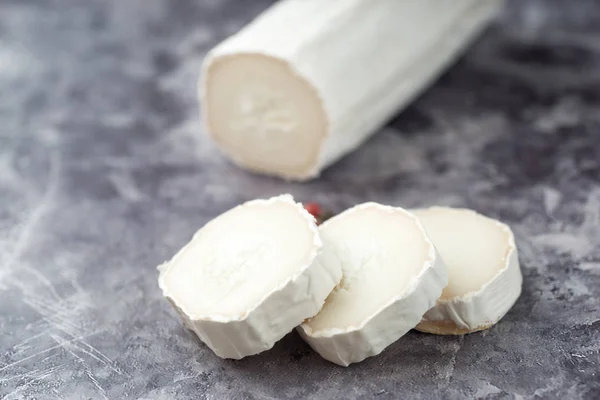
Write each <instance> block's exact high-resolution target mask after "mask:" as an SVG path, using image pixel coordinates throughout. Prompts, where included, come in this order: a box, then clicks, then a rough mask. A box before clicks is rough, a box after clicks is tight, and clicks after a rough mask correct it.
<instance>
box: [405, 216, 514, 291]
mask: <svg viewBox="0 0 600 400" xmlns="http://www.w3.org/2000/svg"><path fill="white" fill-rule="evenodd" d="M413 213H414V214H415V215H416V216H417V217H418V218H419V219H420V220H421V224H422V225H423V227H424V228H425V231H426V232H427V235H428V236H429V238H430V239H431V241H432V242H433V244H434V246H435V247H436V248H437V250H438V252H439V253H440V255H441V257H442V259H443V260H444V262H445V264H446V267H447V268H448V286H447V287H446V288H445V289H444V291H443V293H442V297H441V298H442V299H448V298H452V297H455V296H461V295H464V294H467V293H470V292H474V291H477V290H479V289H481V287H482V286H483V285H484V284H485V283H487V282H489V281H490V280H492V278H494V277H495V276H496V274H497V273H498V272H499V271H500V270H501V269H502V268H504V267H505V263H506V257H507V255H508V235H507V232H506V231H504V230H503V229H502V228H501V225H499V224H498V223H496V221H494V220H492V219H490V218H487V217H484V216H483V215H481V214H476V213H475V212H473V211H470V210H465V209H452V208H446V207H433V208H429V209H424V210H415V211H413Z"/></svg>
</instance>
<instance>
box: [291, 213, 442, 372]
mask: <svg viewBox="0 0 600 400" xmlns="http://www.w3.org/2000/svg"><path fill="white" fill-rule="evenodd" d="M319 232H320V233H321V238H322V239H323V242H324V245H325V247H327V248H329V249H331V251H333V252H334V254H335V255H336V256H337V262H339V263H341V264H342V280H341V282H340V284H339V285H338V286H337V287H336V288H335V289H334V290H333V292H332V293H331V294H330V295H329V297H328V298H327V301H326V302H325V305H324V306H323V309H322V310H321V311H320V312H319V313H318V314H317V315H316V316H315V317H313V318H311V319H309V320H307V321H305V322H304V323H303V324H302V325H301V326H300V327H299V328H298V330H299V332H300V335H301V336H302V337H303V338H304V339H305V340H306V341H307V342H308V343H309V344H310V346H311V347H312V348H313V349H314V350H315V351H317V352H318V353H319V354H320V355H321V356H323V357H324V358H325V359H327V360H329V361H331V362H334V363H336V364H339V365H342V366H348V365H349V364H351V363H354V362H358V361H362V360H364V359H365V358H367V357H370V356H374V355H376V354H379V353H380V352H381V351H383V349H385V348H386V347H387V346H389V345H390V344H391V343H393V342H395V341H396V340H398V339H399V338H400V337H401V336H403V335H404V334H405V333H406V332H408V331H409V330H410V329H412V328H414V327H415V325H417V324H418V323H419V321H420V320H421V318H422V317H423V314H425V312H426V311H427V310H429V309H430V308H431V307H432V306H433V305H434V304H435V301H436V300H437V299H438V298H439V296H440V294H441V293H442V289H443V288H444V287H445V286H446V284H447V282H448V280H447V275H446V268H445V266H444V264H443V263H442V261H441V260H440V258H439V257H438V256H437V254H436V250H435V248H434V246H433V244H432V243H431V242H430V241H429V239H428V238H427V236H426V235H425V231H424V230H423V228H422V227H421V224H420V223H419V221H418V219H417V218H416V217H414V216H413V215H412V214H410V213H408V212H407V211H405V210H403V209H401V208H396V207H390V206H383V205H380V204H376V203H365V204H361V205H358V206H356V207H353V208H351V209H349V210H347V211H345V212H343V213H341V214H339V215H337V216H335V217H333V218H331V219H329V220H328V221H326V222H325V223H324V224H323V225H321V226H320V227H319Z"/></svg>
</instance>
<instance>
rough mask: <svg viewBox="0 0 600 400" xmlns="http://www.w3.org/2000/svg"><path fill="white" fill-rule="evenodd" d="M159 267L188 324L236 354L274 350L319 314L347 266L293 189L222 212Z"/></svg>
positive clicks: (228, 354)
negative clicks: (330, 250) (326, 243)
mask: <svg viewBox="0 0 600 400" xmlns="http://www.w3.org/2000/svg"><path fill="white" fill-rule="evenodd" d="M159 271H160V276H159V280H158V281H159V286H160V288H161V289H162V291H163V294H164V296H165V297H166V298H167V299H168V300H169V302H170V303H171V305H173V307H174V308H175V310H176V311H177V312H178V313H179V315H180V316H181V318H182V320H183V322H184V324H185V326H187V327H188V328H189V329H191V330H192V331H194V332H195V333H196V335H198V337H199V338H200V340H202V341H203V342H204V343H206V345H208V347H210V348H211V349H212V350H213V351H214V352H215V353H216V354H217V355H218V356H220V357H223V358H235V359H240V358H242V357H245V356H249V355H252V354H257V353H260V352H261V351H264V350H268V349H270V348H271V347H273V344H274V343H275V342H276V341H278V340H279V339H281V338H282V337H283V336H284V335H286V334H287V333H288V332H290V331H291V330H293V329H294V327H296V326H298V325H299V324H300V323H301V322H302V321H304V320H305V319H306V318H309V317H312V316H314V315H315V314H316V313H317V312H318V311H319V310H320V309H321V307H322V305H323V303H324V301H325V299H326V297H327V296H328V295H329V293H330V292H331V290H332V289H333V288H334V286H336V285H337V284H338V283H339V281H340V279H341V273H342V271H341V266H340V263H339V261H338V260H337V258H336V257H332V256H331V255H329V256H328V253H327V251H326V249H324V248H323V245H322V241H321V239H320V237H319V232H318V229H317V226H316V224H315V220H314V218H313V217H312V215H310V214H309V213H308V212H307V211H306V210H305V209H304V208H303V207H302V205H300V204H298V203H295V202H294V201H293V199H292V197H291V196H289V195H283V196H279V197H274V198H271V199H269V200H254V201H250V202H247V203H245V204H242V205H240V206H238V207H235V208H234V209H232V210H230V211H228V212H226V213H224V214H222V215H220V216H218V217H217V218H215V219H213V220H212V221H210V222H209V223H207V224H206V225H205V226H204V227H202V228H201V229H200V230H199V231H198V232H196V234H195V235H194V236H193V238H192V240H191V242H190V243H188V244H187V245H186V246H185V247H183V248H182V249H181V250H180V251H179V252H178V253H177V254H176V255H175V256H174V257H173V259H171V260H170V261H169V262H167V263H165V264H163V265H161V266H160V267H159Z"/></svg>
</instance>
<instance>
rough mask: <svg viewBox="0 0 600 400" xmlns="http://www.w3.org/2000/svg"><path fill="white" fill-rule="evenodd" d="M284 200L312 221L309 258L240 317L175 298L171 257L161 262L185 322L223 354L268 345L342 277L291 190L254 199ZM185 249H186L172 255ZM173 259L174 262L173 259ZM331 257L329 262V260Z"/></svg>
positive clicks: (161, 283)
mask: <svg viewBox="0 0 600 400" xmlns="http://www.w3.org/2000/svg"><path fill="white" fill-rule="evenodd" d="M276 201H285V202H291V203H293V204H296V206H297V207H298V208H299V212H301V213H302V215H304V216H305V217H306V220H307V225H308V226H309V227H310V229H311V230H312V231H313V232H314V243H313V248H312V256H311V257H310V262H309V263H307V264H306V265H305V266H304V267H303V268H301V269H300V270H299V273H297V274H296V275H294V276H290V278H289V279H288V280H287V281H286V282H285V283H284V284H283V285H281V286H280V287H278V288H276V289H275V290H273V291H272V292H271V293H268V294H267V295H266V296H265V297H264V299H263V300H262V301H260V302H259V303H258V304H254V305H249V308H248V310H247V311H246V312H244V313H242V315H239V316H237V317H225V316H222V315H205V316H194V315H190V314H189V313H187V312H186V311H185V310H184V309H183V308H182V307H181V306H180V305H178V304H176V303H175V300H174V297H175V296H174V295H173V293H171V292H170V290H169V287H167V285H165V279H164V277H165V274H166V273H167V271H168V269H169V264H170V262H167V263H165V264H163V265H161V266H159V271H160V275H159V287H160V288H161V290H162V292H163V295H164V296H165V297H166V298H167V300H169V302H170V303H171V305H172V306H173V308H174V309H175V310H176V311H177V313H178V314H179V316H180V317H181V319H182V321H183V323H184V325H185V326H186V327H187V328H189V329H190V330H192V331H193V332H194V333H195V334H196V335H197V336H198V337H199V338H200V340H202V342H204V343H205V344H206V345H207V346H208V347H209V348H210V349H211V350H213V351H214V352H215V354H217V355H218V356H219V357H222V358H233V359H241V358H243V357H246V356H249V355H253V354H258V353H260V352H262V351H265V350H268V349H270V348H271V347H273V345H274V344H275V343H276V342H277V341H278V340H280V339H281V338H282V337H283V336H285V335H286V334H287V333H289V332H290V331H292V330H293V329H294V327H296V326H297V325H298V324H300V323H301V322H302V321H303V320H305V319H306V318H310V317H312V316H314V315H315V314H317V313H318V311H319V310H320V309H321V307H322V306H323V303H324V302H325V299H326V298H327V296H328V295H329V293H330V292H331V290H332V289H333V288H334V287H335V286H336V285H337V284H338V283H339V281H340V279H341V266H340V265H339V264H338V265H336V263H335V260H334V261H333V262H332V261H331V260H329V258H330V257H331V255H330V254H329V252H327V251H326V250H325V249H323V247H322V242H321V240H320V237H319V235H318V231H317V228H316V225H315V222H314V218H313V217H312V216H311V215H310V214H309V213H308V212H307V211H306V210H305V209H304V208H303V207H302V206H301V205H300V204H297V203H295V202H294V201H293V199H292V197H291V196H289V195H284V196H279V197H274V198H271V199H268V200H254V201H252V202H248V203H245V204H243V205H240V206H238V207H245V206H246V205H248V204H252V203H254V202H263V203H269V202H276ZM184 250H185V247H184V248H183V249H181V250H180V251H179V252H178V253H177V255H175V257H173V260H175V259H176V258H177V256H178V255H179V254H181V253H182V252H183V251H184ZM173 260H171V262H172V261H173ZM324 261H327V262H324Z"/></svg>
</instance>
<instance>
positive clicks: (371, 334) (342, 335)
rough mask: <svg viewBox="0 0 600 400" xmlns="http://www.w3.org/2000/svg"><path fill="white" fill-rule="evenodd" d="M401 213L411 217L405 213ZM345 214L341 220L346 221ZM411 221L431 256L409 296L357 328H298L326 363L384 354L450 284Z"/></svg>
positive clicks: (343, 363)
mask: <svg viewBox="0 0 600 400" xmlns="http://www.w3.org/2000/svg"><path fill="white" fill-rule="evenodd" d="M374 204H375V203H365V204H361V205H359V206H356V207H353V208H352V209H350V210H347V211H345V212H344V213H351V212H356V211H359V210H360V209H362V208H364V207H370V206H373V205H374ZM376 206H378V207H380V208H381V209H382V210H389V209H395V210H402V209H401V208H394V207H389V206H383V205H380V204H376ZM402 211H403V212H406V213H407V214H409V213H408V212H407V211H405V210H402ZM344 213H342V214H340V215H339V216H338V218H339V217H340V216H342V217H343V214H344ZM411 218H413V219H414V220H415V222H416V224H417V226H418V227H419V230H420V231H421V232H422V233H423V240H424V241H426V242H427V244H428V246H429V256H428V258H427V260H425V267H424V269H423V270H422V272H421V273H420V274H419V275H418V276H416V277H415V278H414V279H413V281H412V282H411V285H410V287H409V288H408V289H407V290H406V293H404V294H403V295H402V296H398V297H394V298H392V299H390V301H389V302H388V303H387V304H386V305H385V306H383V307H382V308H381V309H379V310H378V311H377V312H375V313H374V314H373V315H371V316H370V317H368V318H366V319H365V320H363V321H362V323H361V324H360V325H358V326H350V327H348V328H346V329H339V328H338V329H327V330H322V331H318V332H313V330H312V329H311V327H310V325H309V324H308V323H306V322H305V323H303V324H302V325H300V326H299V327H298V328H297V330H298V332H299V333H300V336H301V337H302V338H303V339H304V340H305V341H306V342H307V343H308V344H309V345H310V346H311V347H312V348H313V349H314V350H315V351H316V352H317V353H319V354H320V355H321V356H322V357H323V358H325V359H326V360H329V361H331V362H333V363H335V364H338V365H341V366H344V367H346V366H348V365H350V364H351V363H355V362H360V361H362V360H364V359H365V358H367V357H371V356H375V355H377V354H379V353H381V352H382V351H383V350H384V349H385V348H386V347H388V346H389V345H390V344H392V343H394V342H395V341H397V340H398V339H399V338H400V337H402V336H404V335H405V334H406V333H407V332H408V331H409V330H411V329H413V328H414V327H415V326H416V325H417V324H418V323H419V321H420V320H421V318H422V317H423V315H424V314H425V312H426V311H427V310H429V309H430V308H431V307H432V306H433V305H434V304H435V302H436V299H438V298H439V297H440V295H441V293H442V290H443V288H444V287H445V286H446V285H447V284H448V275H447V271H446V266H445V265H444V263H443V261H442V259H441V258H440V257H439V255H438V254H437V251H436V250H435V247H434V246H433V244H432V243H431V242H430V241H429V239H428V237H427V236H426V234H425V231H424V229H423V227H422V226H421V224H420V222H419V221H418V220H417V219H416V217H414V216H412V215H411ZM326 223H327V222H326Z"/></svg>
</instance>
